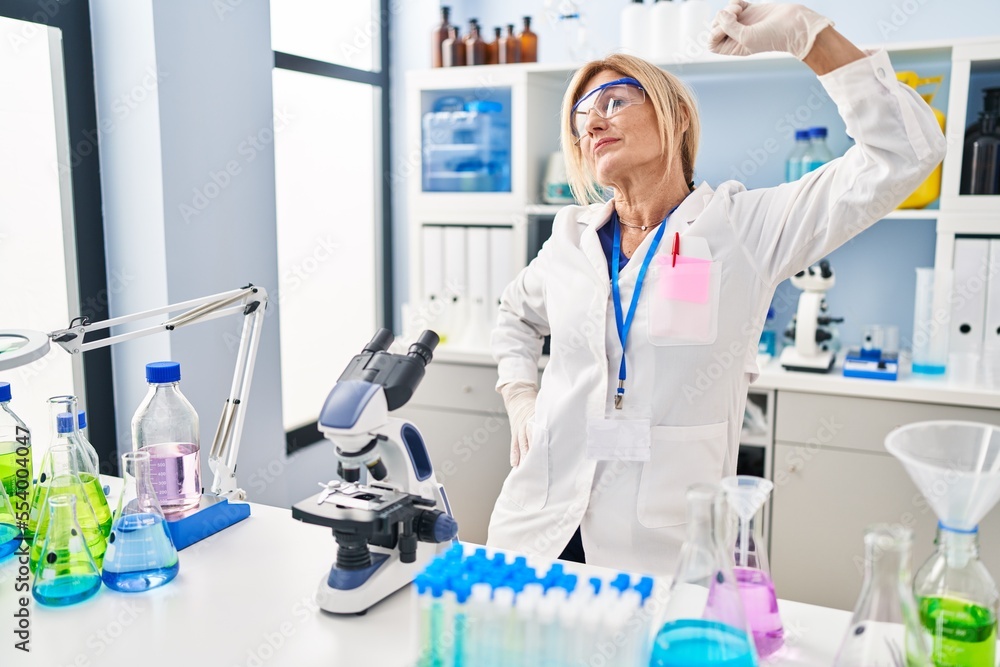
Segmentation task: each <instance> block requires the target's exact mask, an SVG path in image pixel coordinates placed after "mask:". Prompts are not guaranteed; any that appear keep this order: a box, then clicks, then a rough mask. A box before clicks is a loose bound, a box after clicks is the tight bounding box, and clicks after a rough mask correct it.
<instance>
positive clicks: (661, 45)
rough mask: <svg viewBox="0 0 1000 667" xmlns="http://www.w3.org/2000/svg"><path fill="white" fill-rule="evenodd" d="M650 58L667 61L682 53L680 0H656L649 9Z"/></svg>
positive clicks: (656, 61)
mask: <svg viewBox="0 0 1000 667" xmlns="http://www.w3.org/2000/svg"><path fill="white" fill-rule="evenodd" d="M647 42H648V44H649V59H650V60H651V61H652V62H654V63H667V62H671V61H673V60H674V59H676V58H677V57H678V56H679V55H680V53H681V3H680V0H656V4H654V5H653V6H652V7H650V9H649V35H648V38H647Z"/></svg>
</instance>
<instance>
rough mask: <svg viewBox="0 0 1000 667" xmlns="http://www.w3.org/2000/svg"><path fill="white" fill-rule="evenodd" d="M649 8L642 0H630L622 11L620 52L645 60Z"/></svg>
mask: <svg viewBox="0 0 1000 667" xmlns="http://www.w3.org/2000/svg"><path fill="white" fill-rule="evenodd" d="M648 37H649V7H647V6H646V4H645V3H644V2H643V0H632V1H631V2H630V3H629V4H628V5H626V6H625V8H624V9H622V21H621V50H622V52H623V53H627V54H629V55H632V56H639V57H640V58H645V57H647V56H648V54H649V47H648V44H647V38H648Z"/></svg>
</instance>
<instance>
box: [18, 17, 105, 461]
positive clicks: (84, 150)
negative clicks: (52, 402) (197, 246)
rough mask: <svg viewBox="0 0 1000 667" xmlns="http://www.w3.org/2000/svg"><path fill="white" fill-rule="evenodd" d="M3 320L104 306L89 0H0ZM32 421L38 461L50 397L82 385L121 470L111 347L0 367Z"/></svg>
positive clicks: (44, 322) (96, 440)
mask: <svg viewBox="0 0 1000 667" xmlns="http://www.w3.org/2000/svg"><path fill="white" fill-rule="evenodd" d="M0 43H2V44H3V45H4V48H3V49H0V89H2V90H5V91H17V94H16V95H3V96H0V145H3V146H4V153H5V155H6V156H8V159H5V160H0V281H2V284H3V290H4V297H3V304H4V307H3V309H2V310H0V329H12V328H13V329H34V330H39V331H52V330H54V329H60V328H64V327H66V326H68V325H69V323H70V319H71V318H72V317H75V316H78V315H84V316H87V317H89V318H90V319H91V320H93V321H98V320H104V319H106V318H107V316H108V308H107V303H108V301H107V297H108V283H107V277H106V269H105V256H104V227H103V224H102V219H101V190H100V181H99V178H100V176H99V175H100V171H99V168H98V152H97V149H98V146H97V142H96V137H97V132H96V131H95V128H96V127H97V120H96V118H97V116H96V106H95V103H94V68H93V58H92V53H91V43H90V13H89V8H88V4H87V2H86V0H62V1H61V2H59V3H51V4H50V5H43V4H36V3H25V2H18V1H17V0H0ZM0 380H4V381H8V382H10V383H11V387H12V391H13V394H14V401H13V406H14V409H15V411H16V412H17V413H18V414H19V415H20V416H21V418H22V419H24V420H25V422H27V424H28V426H29V428H31V430H32V444H33V446H34V448H35V450H36V451H35V453H34V459H35V462H36V465H38V464H40V463H41V455H42V452H43V451H44V449H45V448H46V447H47V446H48V442H49V433H50V430H51V429H50V425H49V423H48V422H49V414H48V405H47V404H46V402H45V400H46V399H47V398H48V397H50V396H53V395H57V394H66V393H69V392H73V393H75V394H76V395H77V396H78V398H79V399H80V405H81V407H84V408H85V409H86V410H87V418H88V428H89V432H90V436H91V441H92V442H93V444H94V446H95V448H96V449H97V451H98V454H99V456H100V458H101V472H104V473H109V474H116V473H117V470H118V462H117V455H116V448H117V444H116V439H115V426H114V393H113V391H112V384H111V356H110V353H109V351H108V350H107V349H104V350H95V351H93V352H87V353H86V354H84V355H83V358H82V359H81V358H79V357H70V356H69V355H68V354H66V353H65V352H63V351H62V350H59V349H56V350H52V351H50V352H49V354H48V355H47V356H46V357H44V358H43V359H40V360H38V361H36V362H34V363H33V364H29V365H28V366H23V367H20V368H16V369H13V370H9V371H6V372H4V373H2V374H0Z"/></svg>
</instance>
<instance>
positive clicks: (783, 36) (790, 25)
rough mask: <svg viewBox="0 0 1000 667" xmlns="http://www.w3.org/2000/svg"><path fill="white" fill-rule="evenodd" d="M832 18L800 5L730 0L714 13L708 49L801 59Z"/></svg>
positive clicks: (736, 54)
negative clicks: (780, 54) (782, 53)
mask: <svg viewBox="0 0 1000 667" xmlns="http://www.w3.org/2000/svg"><path fill="white" fill-rule="evenodd" d="M832 25H833V21H831V20H830V19H828V18H826V17H825V16H823V15H821V14H817V13H816V12H814V11H813V10H811V9H809V8H808V7H803V6H802V5H775V4H767V5H752V4H750V3H749V2H746V0H730V3H729V5H728V6H727V7H726V8H725V9H723V10H722V11H720V12H719V13H718V14H716V15H715V20H714V21H712V32H711V37H710V39H709V48H710V49H711V50H712V51H714V52H715V53H720V54H722V55H726V56H749V55H751V54H754V53H763V52H765V51H785V52H787V53H791V54H792V55H793V56H795V57H796V58H798V59H799V60H803V59H804V58H805V57H806V56H807V55H809V51H811V50H812V47H813V42H815V41H816V35H818V34H819V33H820V32H822V31H823V30H824V29H826V28H829V27H830V26H832Z"/></svg>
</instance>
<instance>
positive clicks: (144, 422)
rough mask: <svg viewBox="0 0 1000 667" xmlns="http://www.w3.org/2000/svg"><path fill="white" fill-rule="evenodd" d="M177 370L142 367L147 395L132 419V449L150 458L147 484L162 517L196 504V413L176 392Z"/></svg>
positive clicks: (168, 365) (163, 365)
mask: <svg viewBox="0 0 1000 667" xmlns="http://www.w3.org/2000/svg"><path fill="white" fill-rule="evenodd" d="M180 380H181V365H180V364H179V363H177V362H175V361H158V362H155V363H152V364H146V382H147V383H149V391H148V392H147V393H146V397H145V398H144V399H143V400H142V403H140V404H139V408H138V409H137V410H136V411H135V416H133V417H132V448H133V449H134V450H136V451H138V450H140V449H141V450H145V451H148V452H149V457H150V479H151V480H152V482H153V490H154V491H155V492H156V498H157V500H159V501H160V506H161V507H162V508H163V512H164V513H165V514H169V513H172V512H181V511H184V510H187V509H191V508H193V507H196V506H197V505H198V503H199V502H200V500H201V455H200V447H199V444H198V442H199V437H198V413H197V412H195V409H194V407H193V406H192V405H191V403H190V402H188V400H187V399H186V398H185V397H184V394H182V393H181V390H180Z"/></svg>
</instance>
